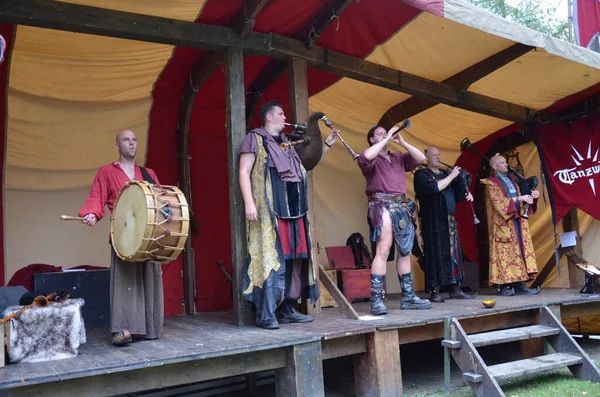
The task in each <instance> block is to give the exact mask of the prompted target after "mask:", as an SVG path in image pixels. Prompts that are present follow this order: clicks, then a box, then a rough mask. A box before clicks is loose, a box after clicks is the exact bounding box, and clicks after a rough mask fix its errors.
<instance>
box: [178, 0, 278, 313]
mask: <svg viewBox="0 0 600 397" xmlns="http://www.w3.org/2000/svg"><path fill="white" fill-rule="evenodd" d="M267 1H268V0H261V1H247V2H245V3H244V4H243V5H242V7H241V9H240V11H239V12H238V15H237V16H236V17H234V21H233V23H232V25H231V26H232V27H233V28H234V29H237V30H238V31H240V32H241V33H240V37H241V38H244V37H246V35H247V34H248V32H249V31H250V29H251V28H252V25H253V24H254V18H255V17H256V15H257V14H258V12H260V10H261V9H262V8H263V7H264V5H265V4H266V2H267ZM247 13H249V14H247ZM242 15H243V16H246V15H250V19H251V21H249V20H247V18H242ZM250 22H252V24H251V25H250ZM219 64H223V53H222V52H220V51H206V52H204V53H203V54H202V56H200V58H199V59H198V60H197V61H196V63H195V64H194V66H193V67H192V69H191V70H190V72H189V74H188V83H187V84H186V85H185V86H184V89H183V95H182V97H181V105H180V108H179V124H178V132H179V156H178V159H179V162H178V165H179V185H180V186H181V187H182V190H183V193H184V195H185V197H186V199H187V201H188V204H189V205H190V209H193V206H192V191H191V182H190V181H191V175H190V164H189V141H190V119H191V117H192V109H193V108H194V102H195V100H196V94H197V93H198V90H200V87H201V86H202V84H204V82H205V81H206V80H208V78H209V77H210V76H211V75H212V74H213V73H214V72H215V70H217V68H218V67H219ZM191 218H192V225H194V224H196V222H197V220H196V219H195V218H194V215H193V212H191ZM191 231H192V232H194V231H196V230H194V228H192V229H191ZM190 234H191V233H190ZM195 274H196V264H195V263H194V261H193V259H192V238H191V236H190V237H189V238H188V239H187V241H186V244H185V253H184V256H183V291H184V304H185V313H186V314H194V313H195V307H196V306H195V296H196V283H195V281H196V276H195Z"/></svg>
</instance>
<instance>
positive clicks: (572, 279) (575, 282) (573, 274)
mask: <svg viewBox="0 0 600 397" xmlns="http://www.w3.org/2000/svg"><path fill="white" fill-rule="evenodd" d="M562 225H563V232H570V231H575V232H577V245H576V246H575V247H568V248H563V247H559V248H558V254H559V258H562V257H563V255H567V266H568V272H569V288H577V289H580V288H581V287H583V283H584V282H585V274H584V273H583V272H582V271H581V270H579V269H577V268H576V267H575V263H579V262H580V261H578V260H576V259H582V258H581V256H580V255H581V254H580V248H581V239H580V238H579V219H578V218H577V208H575V207H573V208H571V209H570V210H569V212H568V213H567V215H565V217H564V218H563V219H562ZM555 267H556V259H555V257H554V253H552V256H550V258H549V259H548V261H547V262H546V264H545V265H544V267H543V268H542V270H541V271H540V272H539V273H538V275H537V277H536V278H535V281H534V282H533V283H532V284H531V287H532V288H536V287H538V286H541V285H542V284H543V283H544V282H545V281H546V279H547V278H548V276H549V275H550V273H551V272H552V270H554V268H555Z"/></svg>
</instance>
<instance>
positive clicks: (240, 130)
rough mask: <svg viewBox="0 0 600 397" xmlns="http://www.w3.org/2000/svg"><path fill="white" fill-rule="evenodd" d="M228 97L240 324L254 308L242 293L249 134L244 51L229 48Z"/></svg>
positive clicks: (231, 208)
mask: <svg viewBox="0 0 600 397" xmlns="http://www.w3.org/2000/svg"><path fill="white" fill-rule="evenodd" d="M225 84H226V100H227V155H228V162H227V165H228V168H229V214H230V215H231V216H230V222H229V225H230V230H231V261H232V271H233V318H234V322H235V324H237V325H251V324H254V318H253V317H254V316H253V315H252V313H253V310H252V307H251V305H250V303H249V302H248V301H246V300H245V299H244V297H243V296H242V292H243V291H242V285H243V279H244V269H245V265H246V261H247V259H248V250H247V246H246V213H245V211H244V200H243V198H242V192H241V190H240V183H239V178H238V175H239V165H240V155H239V150H240V146H241V145H242V141H243V140H244V137H245V136H246V116H245V112H244V109H245V92H244V53H243V51H242V49H240V48H229V49H227V51H226V55H225Z"/></svg>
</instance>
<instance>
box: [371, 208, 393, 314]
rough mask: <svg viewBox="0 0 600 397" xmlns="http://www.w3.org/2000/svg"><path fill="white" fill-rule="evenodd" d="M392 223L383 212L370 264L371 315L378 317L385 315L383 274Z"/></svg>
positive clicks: (388, 250)
mask: <svg viewBox="0 0 600 397" xmlns="http://www.w3.org/2000/svg"><path fill="white" fill-rule="evenodd" d="M392 241H393V235H392V221H391V217H390V214H389V213H388V212H387V211H386V210H384V211H383V225H382V227H381V234H380V236H379V241H377V249H376V252H375V258H374V259H373V263H372V264H371V314H373V315H376V316H379V315H382V314H387V307H385V303H383V300H384V299H385V290H384V287H383V285H384V283H385V273H386V268H387V266H386V265H387V258H388V255H389V254H390V248H391V247H392Z"/></svg>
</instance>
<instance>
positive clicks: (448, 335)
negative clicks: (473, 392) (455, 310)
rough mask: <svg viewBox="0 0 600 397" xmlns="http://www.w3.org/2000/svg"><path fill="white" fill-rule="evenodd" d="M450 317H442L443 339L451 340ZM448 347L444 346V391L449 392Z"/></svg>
mask: <svg viewBox="0 0 600 397" xmlns="http://www.w3.org/2000/svg"><path fill="white" fill-rule="evenodd" d="M451 329H452V318H451V317H446V318H445V319H444V339H446V340H452V334H451ZM450 364H451V362H450V349H448V348H447V347H445V346H444V393H445V394H450Z"/></svg>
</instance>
